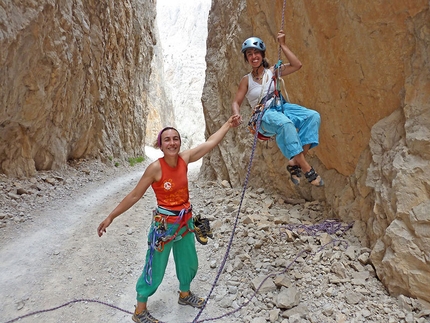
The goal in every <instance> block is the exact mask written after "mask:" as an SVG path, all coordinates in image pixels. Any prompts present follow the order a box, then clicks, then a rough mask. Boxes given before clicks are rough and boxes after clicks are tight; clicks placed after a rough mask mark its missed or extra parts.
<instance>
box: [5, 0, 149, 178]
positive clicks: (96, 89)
mask: <svg viewBox="0 0 430 323" xmlns="http://www.w3.org/2000/svg"><path fill="white" fill-rule="evenodd" d="M154 19H155V5H154V3H153V1H121V2H117V1H103V2H100V1H93V0H89V1H84V2H82V1H76V0H71V1H67V2H64V1H58V0H42V1H31V0H24V1H13V2H12V1H6V3H5V2H2V3H1V4H0V48H1V50H0V76H1V77H0V89H1V90H0V91H1V92H0V102H1V110H0V171H1V172H2V173H6V174H8V175H15V176H26V175H31V174H34V173H35V172H36V171H37V170H44V169H52V168H54V169H55V168H57V169H58V168H61V167H62V166H63V165H64V164H65V163H66V161H67V160H69V159H76V158H84V157H96V156H97V157H98V156H101V157H105V158H112V157H120V156H127V155H132V156H133V155H143V145H144V137H145V136H144V134H145V127H146V115H147V114H148V111H147V104H146V101H147V93H148V85H149V76H150V74H151V73H150V68H148V67H150V66H151V61H152V56H153V46H154V44H155V43H156V39H155V37H154V33H153V25H154Z"/></svg>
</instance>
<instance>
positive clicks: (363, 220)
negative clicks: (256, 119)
mask: <svg viewBox="0 0 430 323" xmlns="http://www.w3.org/2000/svg"><path fill="white" fill-rule="evenodd" d="M286 4H287V6H286V8H285V11H284V14H283V2H281V1H278V2H276V4H274V5H270V6H268V5H267V3H266V2H263V1H261V0H260V1H247V0H232V1H231V0H229V1H226V0H220V1H216V2H213V3H212V8H211V11H210V13H209V34H208V43H207V47H208V48H207V56H206V63H207V73H206V83H205V87H204V90H203V97H202V101H203V107H204V113H205V118H206V126H207V132H208V133H213V132H214V131H215V130H216V129H217V128H218V127H219V126H220V125H221V124H222V123H223V122H225V120H226V119H227V118H228V117H229V116H230V115H231V102H232V99H233V97H234V94H235V92H236V90H237V86H238V83H239V80H240V79H241V77H242V76H243V75H245V74H247V73H248V72H249V70H250V68H249V66H247V64H246V63H245V62H244V60H243V55H242V54H241V52H240V49H241V44H242V42H243V41H244V40H245V39H246V38H248V37H250V36H258V37H260V38H262V39H263V40H264V41H265V43H266V45H267V47H268V50H267V52H266V56H267V57H268V58H269V60H270V61H271V62H272V63H276V62H277V61H278V59H279V52H278V46H277V43H276V34H277V32H278V30H279V29H280V28H281V27H283V29H284V30H285V32H286V35H287V37H286V42H287V44H288V45H289V47H290V48H291V50H292V51H293V52H294V53H295V54H296V55H297V56H298V58H299V59H300V60H301V62H302V63H303V67H302V68H301V70H299V71H298V72H296V73H294V74H292V75H289V76H287V77H285V78H284V79H285V83H286V88H287V91H288V94H289V97H290V99H291V101H292V102H293V103H298V104H301V105H303V106H306V107H309V108H312V109H315V110H317V111H318V112H319V113H320V114H321V118H322V124H321V129H320V145H319V146H318V147H317V148H316V149H314V150H311V152H310V154H309V156H308V160H309V161H310V163H311V164H312V165H313V166H314V168H315V169H316V170H317V171H318V172H319V173H320V174H321V175H322V177H323V178H324V180H325V182H326V186H325V187H324V188H316V187H313V186H311V185H309V184H308V183H303V182H302V183H301V184H300V186H299V187H294V186H293V184H292V183H291V182H290V181H289V176H288V173H287V171H286V168H285V167H286V164H287V161H286V160H285V158H284V157H283V156H282V154H281V153H280V151H279V149H278V148H277V147H276V144H275V143H274V142H265V143H263V142H257V144H256V147H255V149H254V148H253V136H252V135H251V134H250V133H249V132H248V130H247V127H246V123H247V120H248V119H249V116H250V107H249V106H247V104H246V103H244V104H243V106H242V108H241V114H242V116H243V118H244V121H245V122H244V124H243V125H242V126H241V127H238V128H235V129H233V130H232V131H230V133H229V134H228V135H227V137H226V139H225V140H224V142H223V143H222V145H220V147H219V148H217V149H215V150H214V151H213V153H212V154H211V155H210V156H208V157H207V158H205V159H204V163H203V167H202V169H203V171H202V176H205V177H206V178H211V179H214V178H216V179H227V180H229V181H230V183H231V185H233V186H239V185H243V184H244V183H245V182H247V183H248V185H249V186H251V187H264V188H265V189H266V190H270V189H271V190H273V191H276V192H278V193H279V194H281V195H284V196H285V197H301V198H305V199H307V200H314V199H317V200H321V201H324V202H325V203H326V205H327V217H334V218H339V219H342V220H344V221H354V222H355V225H354V230H355V233H356V234H357V235H358V236H359V237H360V239H361V241H362V243H363V245H365V246H368V247H370V248H372V253H371V261H372V263H373V265H374V266H375V268H376V271H377V274H378V276H379V277H380V279H381V280H382V281H383V282H384V284H385V285H386V286H387V288H388V289H389V291H390V292H391V293H393V294H405V295H410V296H414V297H418V298H421V299H425V300H427V301H430V287H429V286H430V253H429V250H430V240H429V237H430V235H429V232H430V231H429V230H428V229H429V226H430V215H429V213H428V212H427V211H426V210H428V207H429V204H428V203H429V202H428V201H429V195H430V180H429V177H428V176H427V175H426V174H427V173H428V172H429V171H430V167H429V166H430V165H429V161H430V154H429V151H430V149H429V145H430V72H429V71H430V68H429V44H430V14H429V2H428V1H424V0H419V1H402V0H395V1H390V2H384V1H383V2H373V3H369V2H366V3H364V2H358V1H353V2H338V1H333V0H330V1H316V0H309V1H295V2H291V1H290V2H286ZM282 25H283V26H282ZM280 58H281V59H282V60H284V59H285V58H284V57H282V56H281V57H280ZM252 151H255V154H254V157H253V162H252V167H251V168H250V173H249V174H250V175H249V180H248V177H247V174H248V165H249V160H250V156H251V153H252Z"/></svg>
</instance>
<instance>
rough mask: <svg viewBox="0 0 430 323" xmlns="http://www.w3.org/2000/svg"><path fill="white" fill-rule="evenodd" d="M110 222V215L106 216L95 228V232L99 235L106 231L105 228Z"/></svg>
mask: <svg viewBox="0 0 430 323" xmlns="http://www.w3.org/2000/svg"><path fill="white" fill-rule="evenodd" d="M111 223H112V219H111V218H110V217H107V218H106V219H104V221H103V222H102V223H100V225H99V227H98V228H97V234H98V235H99V237H101V236H102V235H103V233H106V228H107V227H108V226H110V224H111Z"/></svg>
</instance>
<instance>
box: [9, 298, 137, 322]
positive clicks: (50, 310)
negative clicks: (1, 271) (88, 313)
mask: <svg viewBox="0 0 430 323" xmlns="http://www.w3.org/2000/svg"><path fill="white" fill-rule="evenodd" d="M80 302H88V303H99V304H102V305H106V306H109V307H112V308H114V309H116V310H119V311H121V312H124V313H127V314H131V315H133V313H132V312H129V311H126V310H124V309H122V308H120V307H118V306H115V305H111V304H108V303H105V302H102V301H98V300H95V299H85V298H83V299H75V300H73V301H70V302H67V303H64V304H62V305H60V306H56V307H52V308H48V309H46V310H40V311H35V312H31V313H28V314H25V315H22V316H19V317H17V318H14V319H12V320H10V321H7V322H5V323H12V322H16V321H18V320H21V319H23V318H25V317H29V316H33V315H36V314H41V313H48V312H52V311H55V310H58V309H60V308H62V307H65V306H68V305H71V304H74V303H80Z"/></svg>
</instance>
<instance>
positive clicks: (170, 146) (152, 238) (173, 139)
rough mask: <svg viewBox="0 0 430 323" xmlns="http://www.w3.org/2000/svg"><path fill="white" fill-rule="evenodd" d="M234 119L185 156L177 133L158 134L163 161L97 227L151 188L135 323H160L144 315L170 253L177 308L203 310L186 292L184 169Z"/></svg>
mask: <svg viewBox="0 0 430 323" xmlns="http://www.w3.org/2000/svg"><path fill="white" fill-rule="evenodd" d="M238 118H239V116H236V115H235V116H231V117H230V118H229V120H228V121H227V122H226V123H225V124H224V125H223V126H222V127H221V128H220V129H219V130H218V131H217V132H215V133H214V134H213V135H212V136H210V137H209V138H208V140H207V141H206V142H204V143H202V144H200V145H199V146H197V147H195V148H192V149H189V150H185V151H183V152H179V151H180V148H181V137H180V135H179V133H178V131H177V130H176V129H174V128H172V127H167V128H164V129H163V130H161V131H160V133H159V135H158V138H157V145H156V146H157V147H158V148H160V149H161V151H162V152H163V154H164V156H163V157H162V158H159V159H158V160H156V161H154V162H152V163H151V164H150V165H149V166H148V167H147V168H146V170H145V172H144V173H143V175H142V177H141V179H140V180H139V182H138V183H137V185H136V187H135V188H134V189H133V190H132V191H131V192H130V193H129V194H128V195H127V196H126V197H125V198H124V199H123V200H122V201H121V202H120V203H119V204H118V206H117V207H116V208H115V209H114V210H113V211H112V212H111V213H110V214H109V215H108V216H107V217H106V219H105V220H104V221H103V222H102V223H100V225H99V227H98V229H97V233H98V235H99V237H101V236H102V235H103V233H105V232H106V228H107V227H109V225H110V224H111V223H112V221H113V220H114V219H115V218H116V217H117V216H119V215H121V214H122V213H124V212H125V211H127V210H128V209H129V208H130V207H132V206H133V205H134V204H135V203H136V202H137V201H139V199H140V198H141V197H142V196H143V195H144V194H145V192H146V190H147V189H148V188H149V186H152V189H153V190H154V193H155V195H156V198H157V205H158V207H157V208H156V210H155V212H154V214H155V215H154V218H153V222H152V224H151V229H150V232H149V235H148V245H149V248H148V251H147V254H146V263H145V267H144V271H143V273H142V275H141V276H140V278H139V279H138V281H137V284H136V291H137V306H136V309H135V312H134V315H133V321H135V322H139V323H143V322H159V321H158V320H157V319H155V318H154V317H153V316H152V315H151V314H150V313H149V312H148V310H147V307H146V303H147V301H148V297H149V296H151V295H153V294H154V293H155V291H156V290H157V288H158V286H159V285H160V284H161V282H162V280H163V277H164V273H165V270H166V266H167V262H168V260H169V254H170V251H171V250H173V257H174V261H175V267H176V275H177V277H178V280H179V291H180V292H179V299H178V303H179V304H181V305H190V306H193V307H202V306H203V304H204V301H205V299H204V298H200V297H198V296H196V295H194V294H193V293H191V291H190V285H191V281H192V280H193V279H194V277H195V275H196V273H197V267H198V258H197V253H196V248H195V240H194V234H189V233H190V232H192V231H193V229H194V225H193V218H192V212H191V204H190V201H189V193H188V178H187V171H188V164H189V163H192V162H195V161H197V160H199V159H200V158H202V157H203V156H204V155H205V154H207V153H208V152H210V151H211V150H212V149H213V148H214V147H215V146H216V145H218V143H220V142H221V140H222V139H223V138H224V136H225V135H226V133H227V132H228V130H229V129H230V128H231V127H232V126H233V125H234V124H235V123H237V119H238Z"/></svg>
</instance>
